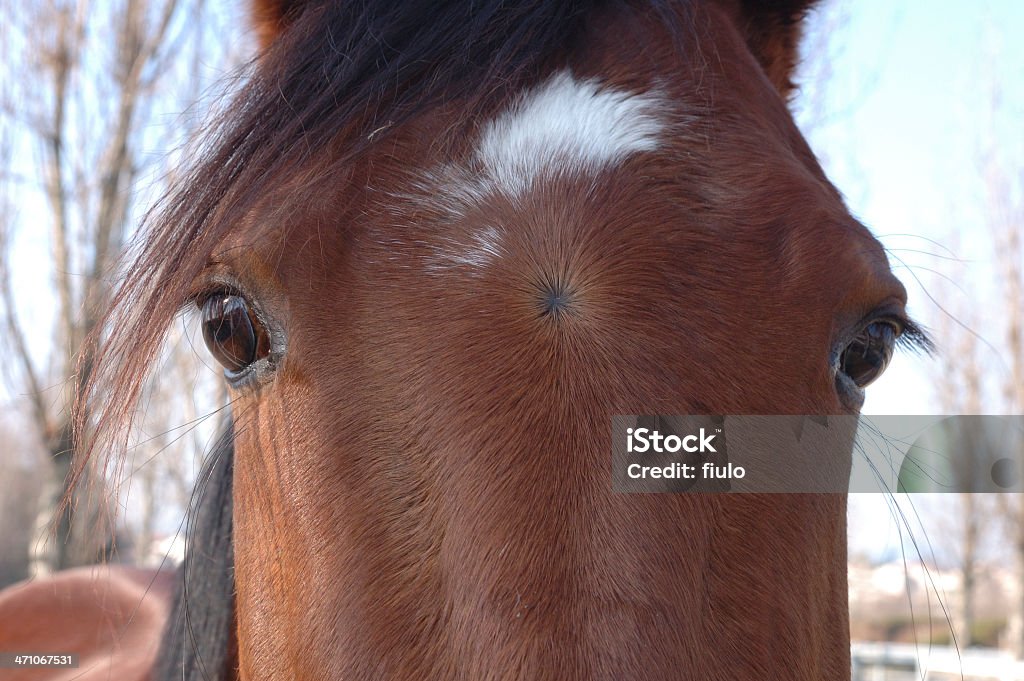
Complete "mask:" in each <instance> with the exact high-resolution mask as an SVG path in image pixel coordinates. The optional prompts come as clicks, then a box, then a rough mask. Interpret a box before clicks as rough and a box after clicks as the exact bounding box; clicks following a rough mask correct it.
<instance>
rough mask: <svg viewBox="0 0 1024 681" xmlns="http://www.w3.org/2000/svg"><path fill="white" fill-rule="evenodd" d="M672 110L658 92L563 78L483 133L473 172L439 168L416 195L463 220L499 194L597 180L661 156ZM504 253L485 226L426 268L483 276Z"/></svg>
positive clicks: (526, 97) (528, 96)
mask: <svg viewBox="0 0 1024 681" xmlns="http://www.w3.org/2000/svg"><path fill="white" fill-rule="evenodd" d="M669 111H670V107H669V105H668V104H667V102H666V100H665V98H664V97H663V96H662V95H661V94H660V93H658V92H657V91H652V92H645V93H631V92H626V91H623V90H615V89H612V88H607V87H602V86H601V84H600V82H599V81H597V80H577V79H575V78H574V77H573V76H572V74H571V73H570V72H569V71H560V72H558V73H556V74H555V75H554V76H552V77H551V78H550V79H548V80H547V81H546V82H544V83H543V84H541V85H540V86H538V87H536V88H534V89H533V90H530V91H527V92H526V93H524V94H523V95H521V96H520V97H519V98H518V99H517V100H516V101H515V102H514V103H513V104H512V105H511V106H510V107H509V108H508V109H507V110H505V111H504V112H503V113H501V114H499V115H498V116H497V117H496V118H494V119H493V120H491V121H490V122H488V123H487V124H486V125H485V126H484V128H483V130H482V132H481V135H480V139H479V142H478V144H477V148H476V150H475V151H474V154H473V158H472V161H471V163H470V164H469V167H467V166H464V165H455V164H450V165H449V164H446V165H443V166H440V167H437V168H434V169H432V170H430V171H428V172H427V173H426V174H425V175H424V177H423V181H422V182H421V183H419V184H418V186H417V188H416V189H417V192H416V193H417V194H418V193H419V192H422V194H420V196H421V198H422V199H426V200H427V201H428V202H429V203H431V204H433V205H434V206H435V207H436V208H439V209H441V210H442V211H443V212H445V213H448V214H449V215H451V216H453V217H464V216H465V215H466V214H467V210H468V209H469V208H471V207H473V206H479V205H482V204H485V203H486V202H487V200H488V199H489V198H490V197H493V196H494V195H495V194H502V195H504V196H506V197H508V198H511V199H519V198H521V197H522V196H523V195H524V194H526V193H527V192H529V191H530V189H531V188H533V187H534V185H535V184H536V183H537V182H539V181H542V180H544V179H546V178H551V177H563V176H580V175H593V174H595V173H597V172H600V171H601V170H604V169H605V168H609V167H613V166H614V165H616V164H618V163H621V162H622V161H623V160H624V159H626V158H627V157H628V156H630V155H631V154H634V153H637V152H644V151H655V150H657V148H658V145H659V142H660V136H661V134H662V132H663V131H664V130H665V128H666V123H665V122H664V119H665V118H666V116H667V113H668V112H669ZM503 254H504V250H503V249H502V246H501V234H500V233H499V231H498V230H497V229H495V228H494V227H490V226H488V227H482V228H481V229H480V230H479V231H477V232H476V233H475V234H474V235H473V236H472V237H471V239H470V243H458V242H454V241H448V242H447V243H446V244H445V245H444V246H443V247H441V248H437V249H436V251H435V254H434V256H433V257H431V258H430V261H429V262H428V263H427V269H428V270H429V271H433V272H439V271H443V270H445V269H447V268H449V267H452V266H461V267H470V268H473V269H479V268H482V267H484V266H486V265H488V264H490V263H491V262H493V261H494V259H495V258H498V257H501V256H502V255H503Z"/></svg>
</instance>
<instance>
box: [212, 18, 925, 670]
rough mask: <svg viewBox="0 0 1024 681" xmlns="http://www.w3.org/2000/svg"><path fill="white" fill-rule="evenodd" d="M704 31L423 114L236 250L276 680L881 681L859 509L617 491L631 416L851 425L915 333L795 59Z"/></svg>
mask: <svg viewBox="0 0 1024 681" xmlns="http://www.w3.org/2000/svg"><path fill="white" fill-rule="evenodd" d="M691 11H692V14H691V15H690V16H689V17H687V19H686V21H687V22H688V23H687V24H686V26H687V29H686V31H684V32H682V33H678V32H674V31H673V30H671V21H670V20H669V19H667V18H666V16H665V15H664V14H660V15H659V14H656V13H654V12H649V13H643V12H639V13H634V12H633V11H632V10H628V11H627V10H619V11H614V12H605V13H601V14H598V15H595V17H594V19H593V20H592V21H590V22H589V23H588V26H587V28H586V29H585V30H584V32H583V35H584V36H585V40H583V41H581V47H580V48H579V49H577V50H575V51H573V52H572V54H567V55H565V57H564V59H561V61H560V62H559V63H554V64H552V65H551V66H550V68H548V69H547V70H546V71H545V72H544V74H543V75H542V76H541V77H539V78H537V79H535V80H534V81H533V82H531V83H529V84H527V85H525V86H524V87H522V88H521V89H519V90H518V91H516V92H513V93H510V94H509V96H507V97H506V98H504V99H503V100H502V101H501V103H500V104H498V105H495V106H494V107H491V109H488V110H487V111H486V112H485V113H481V114H479V116H478V118H477V124H476V125H474V126H473V127H472V134H467V135H463V136H459V137H455V138H453V137H452V136H450V135H447V134H446V133H447V131H449V130H451V129H452V127H453V126H454V125H455V124H456V123H457V122H458V121H459V120H460V117H465V112H464V111H462V110H461V109H460V102H450V103H448V104H446V105H440V106H437V107H433V108H431V109H429V110H424V111H422V112H419V113H418V114H417V115H416V116H414V117H413V118H411V119H410V120H409V121H408V122H406V123H403V125H402V126H401V127H400V128H399V129H395V130H388V131H387V133H388V136H387V137H386V140H385V141H383V142H381V143H379V144H376V145H373V146H372V147H370V148H369V149H368V151H367V153H365V154H364V155H363V156H362V157H360V159H359V160H358V162H356V163H353V164H347V165H345V166H344V167H335V166H331V165H329V164H320V165H318V166H317V167H316V169H311V170H310V171H309V173H307V174H305V175H303V176H301V177H296V178H291V179H289V180H288V181H285V182H283V183H279V184H278V185H277V186H276V187H274V188H268V189H267V191H266V196H265V199H264V200H262V201H261V202H259V203H258V204H257V205H256V206H255V207H254V208H253V209H252V210H251V211H250V213H249V216H248V218H247V219H246V221H245V222H244V224H242V225H240V226H239V227H238V229H236V230H235V231H234V232H233V233H232V234H231V235H230V237H229V238H227V239H226V240H225V241H224V242H223V244H222V246H221V247H220V249H219V250H218V252H217V253H216V255H215V257H214V258H213V259H212V264H211V266H210V267H209V268H207V270H206V272H205V273H204V275H203V276H204V277H206V278H207V279H208V280H209V281H211V282H213V283H214V284H218V282H219V283H220V284H223V286H224V287H225V289H224V290H226V291H229V292H230V293H229V294H221V295H220V297H221V300H220V302H217V303H209V302H207V303H205V304H204V314H206V315H207V321H208V325H209V326H210V328H211V329H212V332H211V335H210V336H208V340H209V341H210V343H211V347H212V348H213V349H214V351H215V354H220V355H221V356H222V358H223V357H225V356H226V357H227V358H228V367H227V368H228V369H229V370H230V371H229V380H230V382H231V383H232V386H233V388H234V393H233V399H234V401H233V409H234V417H235V448H236V455H235V484H234V490H235V492H234V493H235V501H234V504H235V556H236V582H237V617H238V623H237V624H238V629H237V637H238V643H239V662H240V665H241V671H242V675H243V677H246V678H258V677H264V676H266V677H271V678H274V677H293V678H313V677H316V678H321V677H323V678H327V677H332V678H333V677H337V678H371V677H373V678H376V677H388V678H417V679H418V678H466V679H476V678H499V677H501V678H505V677H508V678H535V679H540V678H551V679H565V678H609V679H611V678H640V677H643V678H650V679H656V678H677V677H678V675H679V673H680V669H688V670H693V673H694V675H698V676H700V677H701V678H730V679H731V678H746V677H747V676H748V675H751V674H754V673H757V674H759V675H760V676H761V677H763V676H765V675H772V674H774V673H779V674H783V673H785V675H786V676H787V677H790V678H812V677H813V678H820V677H822V676H829V677H836V678H838V677H842V676H844V675H846V674H848V673H849V665H848V654H849V652H848V647H847V646H848V638H847V616H846V605H845V602H846V601H845V599H846V594H845V591H846V586H845V517H844V513H845V501H844V499H843V498H842V497H841V496H838V495H837V496H813V495H799V496H792V497H789V496H756V495H735V496H714V495H685V494H682V495H643V496H635V495H634V496H625V495H615V494H612V492H611V489H610V474H609V465H610V461H609V442H608V432H609V424H610V418H611V416H612V415H613V414H631V413H681V414H686V413H712V414H725V413H730V414H744V413H768V414H778V413H794V414H801V413H850V412H853V411H856V410H857V409H858V407H859V404H860V400H861V395H862V393H861V386H860V385H858V384H859V383H863V382H865V381H864V380H863V379H864V378H865V376H867V377H868V378H870V377H871V376H872V375H873V374H871V372H870V369H871V367H867V368H866V369H865V370H864V372H861V373H860V374H858V376H851V375H849V374H848V373H846V369H845V367H844V366H843V365H841V362H840V358H841V357H842V356H843V352H844V349H845V348H847V347H848V346H850V345H851V343H854V342H857V339H863V338H864V333H865V329H867V328H868V327H869V326H870V325H871V324H887V325H893V326H894V327H899V326H900V325H901V324H902V323H903V322H902V320H903V315H904V312H903V306H904V302H905V294H904V291H903V288H902V287H901V286H900V285H899V283H898V282H897V281H896V279H895V278H894V277H893V276H892V274H891V273H890V271H889V267H888V264H887V261H886V258H885V255H884V252H883V250H882V248H881V247H880V246H879V244H878V243H877V242H876V241H875V240H874V239H873V238H872V237H871V236H870V234H869V233H868V232H867V230H865V229H864V227H862V226H861V225H859V224H858V223H857V222H856V221H855V220H853V219H852V218H851V217H850V215H849V214H848V213H847V211H846V210H845V208H844V207H843V205H842V202H841V200H840V198H839V196H838V194H837V192H836V191H835V190H834V189H833V187H832V186H831V185H830V184H829V183H828V181H827V180H826V178H825V177H824V176H823V174H822V172H821V169H820V168H819V166H818V165H817V163H816V161H815V160H814V157H813V154H812V153H811V152H810V151H809V149H808V148H807V146H806V144H805V143H804V141H803V139H802V138H801V135H800V133H799V132H798V131H797V129H796V127H795V126H794V124H793V122H792V119H791V117H790V115H789V114H788V112H787V110H786V108H785V104H784V101H783V98H782V96H780V92H782V91H784V90H785V88H786V83H788V64H789V63H791V61H792V59H791V55H789V56H788V57H787V56H786V55H788V54H789V53H786V54H784V55H783V57H779V58H775V57H772V54H773V53H772V49H774V47H773V45H774V43H771V41H770V40H769V37H770V36H767V34H765V35H761V34H759V33H757V32H756V31H754V32H755V33H756V34H757V35H759V36H760V38H759V42H758V41H752V40H751V38H750V37H749V36H748V35H746V34H744V33H743V32H742V31H741V30H740V29H739V28H738V27H739V26H746V25H747V24H745V23H744V22H742V21H740V18H741V17H742V16H747V15H742V14H741V12H742V11H743V10H741V9H736V8H731V9H730V8H722V7H719V6H718V5H710V4H709V5H708V6H704V5H700V6H696V7H694V8H692V10H691ZM781 23H784V22H781ZM781 23H780V25H781ZM681 36H682V37H681ZM784 38H785V39H784ZM791 39H792V38H791V37H785V36H783V37H780V38H779V40H780V41H781V42H782V43H786V41H787V40H789V41H791ZM638 46H642V48H638ZM680 47H682V49H680ZM776 47H777V46H776ZM766 55H767V56H766ZM786 59H789V61H788V62H787V61H786ZM780 62H781V63H782V66H780V65H779V64H780ZM325 169H326V170H325ZM296 196H301V197H302V200H301V201H297V200H296V199H295V197H296ZM283 235H287V236H283ZM218 285H219V284H218ZM227 298H231V300H230V301H227ZM226 301H227V302H226ZM201 302H202V301H201ZM225 319H227V320H228V321H229V322H230V324H228V325H227V326H225V322H224V320H225ZM225 329H226V331H225ZM218 330H219V331H221V332H222V333H221V337H217V332H218ZM891 335H894V334H890V335H889V336H885V337H884V338H882V340H881V341H877V342H878V343H881V344H882V345H885V343H888V342H891ZM880 350H881V351H884V350H885V348H884V347H882V348H880ZM884 354H885V353H884V352H882V355H884ZM882 355H880V356H882ZM232 362H233V363H232ZM880 368H884V367H879V369H880ZM835 465H837V466H839V467H840V468H842V467H846V466H848V465H849V461H848V460H847V461H841V462H836V464H835ZM715 650H717V651H725V652H724V653H723V652H719V653H718V654H717V655H715V654H714V653H713V651H715Z"/></svg>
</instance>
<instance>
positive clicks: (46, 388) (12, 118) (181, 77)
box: [0, 0, 225, 573]
mask: <svg viewBox="0 0 1024 681" xmlns="http://www.w3.org/2000/svg"><path fill="white" fill-rule="evenodd" d="M2 9H3V15H4V18H5V20H4V22H3V25H2V28H0V36H2V42H0V45H2V49H3V51H4V55H3V65H4V66H3V68H4V69H5V70H6V73H4V74H3V83H4V84H3V91H2V93H0V97H2V99H0V107H2V115H3V117H4V127H5V133H6V131H12V132H10V133H9V134H8V135H7V139H5V140H4V145H5V147H6V149H7V150H8V152H9V153H6V154H4V155H3V157H2V160H3V166H2V168H0V171H2V173H3V182H4V186H5V190H6V191H5V196H6V197H7V200H6V201H5V202H4V210H3V211H2V213H0V343H2V345H3V346H4V348H5V350H6V351H7V353H8V356H9V357H11V358H12V362H13V366H10V367H7V371H6V372H5V379H6V381H5V383H6V386H7V389H8V391H9V392H10V393H11V394H12V395H14V396H19V397H21V398H22V399H24V400H25V401H26V403H27V406H28V413H29V414H30V418H29V422H30V423H31V425H32V429H33V430H34V436H35V438H36V439H37V441H38V443H39V445H40V446H41V448H42V450H43V451H44V452H45V455H46V460H47V461H48V462H49V467H50V471H49V473H48V475H47V476H46V477H47V480H48V485H47V491H46V492H45V493H44V494H43V495H42V498H41V499H40V502H39V505H38V508H37V509H36V536H37V538H38V539H40V541H38V542H36V544H35V547H34V548H33V555H32V571H33V572H36V573H39V572H46V571H49V570H52V569H58V568H62V567H67V566H70V565H74V564H80V563H83V562H89V561H91V560H94V559H95V558H96V557H97V556H98V555H99V553H100V552H101V551H102V550H103V549H104V548H105V547H106V545H107V544H108V543H109V540H110V537H109V536H107V537H100V538H96V537H93V536H90V531H91V530H92V529H93V528H94V527H96V526H97V523H96V522H95V521H96V520H97V518H99V517H100V516H104V515H106V513H107V508H106V507H107V506H108V505H109V503H110V501H109V499H108V498H107V497H108V495H107V494H106V493H105V492H104V491H103V487H102V483H101V481H99V480H86V481H80V483H83V484H80V485H79V487H78V490H79V491H78V492H76V493H75V494H76V496H75V497H73V498H74V503H73V504H71V505H70V506H67V507H66V508H64V510H63V512H62V513H61V514H60V515H59V518H58V519H57V522H56V526H55V530H54V531H50V530H48V529H47V528H48V527H49V526H50V521H51V519H52V518H53V517H54V514H55V511H56V509H58V508H62V507H61V505H60V500H61V499H62V498H64V496H65V494H66V493H67V492H68V489H67V484H68V478H69V475H68V474H69V471H70V469H71V461H72V458H73V454H74V452H73V446H74V443H73V439H72V423H71V420H70V403H71V401H72V400H73V399H74V397H75V395H76V394H78V392H79V391H80V390H81V388H82V387H83V386H84V385H85V384H86V383H87V382H88V380H89V376H90V372H91V369H92V364H93V359H94V358H93V356H92V350H91V349H90V347H89V345H88V344H87V343H86V342H85V341H86V339H87V338H89V337H90V335H91V334H93V332H94V331H95V330H96V326H97V324H98V319H99V316H100V314H101V313H102V310H103V308H104V306H105V305H106V302H107V300H108V297H109V295H110V276H111V269H112V267H113V266H114V265H115V263H116V261H117V260H118V258H119V256H120V254H121V252H122V249H123V246H124V244H125V242H126V239H127V238H128V237H129V235H130V233H131V228H132V225H133V224H134V223H135V222H136V221H137V218H138V214H139V205H140V203H142V201H149V200H150V199H151V198H152V196H154V195H157V194H159V193H161V187H162V186H164V182H163V179H164V177H165V175H166V174H167V172H168V168H169V167H171V166H170V160H171V159H172V158H173V157H172V156H169V155H168V154H167V153H166V152H165V151H164V150H166V149H172V148H175V147H177V146H179V145H180V144H181V142H182V141H183V140H184V139H185V138H187V137H188V135H189V134H190V133H191V129H190V125H191V126H194V124H195V123H196V119H195V118H194V117H193V118H192V119H189V118H187V117H182V116H178V115H176V112H181V111H183V110H184V109H185V108H186V107H187V106H189V104H190V103H191V102H194V101H195V100H196V99H198V98H199V95H200V92H201V88H202V87H203V85H204V83H205V82H209V79H208V77H201V74H200V71H202V66H203V64H204V63H205V62H209V63H217V62H218V60H221V59H223V58H224V53H225V44H224V43H223V42H221V41H219V40H210V39H209V38H210V34H211V33H214V34H215V33H216V31H211V29H210V24H209V16H210V15H209V14H208V11H207V9H206V7H205V2H204V0H117V1H115V2H110V3H94V2H89V0H40V1H39V2H32V3H19V2H14V1H13V0H2ZM204 78H205V79H204ZM140 180H148V182H149V185H150V186H149V190H150V191H149V193H148V194H146V193H145V192H142V193H140V191H139V187H140ZM14 192H17V195H18V196H17V201H13V200H11V199H10V196H9V195H10V194H12V193H14ZM140 196H143V197H144V198H143V199H142V201H140ZM14 205H17V206H18V209H17V210H14V209H13V206H14ZM44 227H45V229H46V232H47V236H48V240H47V249H48V252H49V258H50V261H49V262H38V263H36V264H35V268H36V269H40V270H44V271H49V272H50V275H51V277H52V291H53V295H52V298H51V297H50V296H49V295H47V294H46V292H45V291H29V290H25V286H24V285H23V284H21V283H20V281H24V280H25V278H26V270H27V269H28V267H27V266H26V263H25V262H23V261H21V259H20V257H19V253H20V252H21V251H19V247H18V246H16V243H17V242H18V238H19V237H21V238H22V239H24V237H25V235H26V234H29V233H31V234H33V235H38V234H39V230H42V229H43V228H44ZM20 248H22V249H24V247H20ZM19 273H20V275H21V278H20V279H19ZM41 310H52V315H46V314H40V311H41ZM40 317H42V318H43V319H42V321H43V323H45V324H46V325H47V327H48V328H50V329H51V331H50V333H49V334H40V333H39V329H38V326H39V323H40V321H41V320H40ZM47 335H48V337H47ZM184 389H185V390H187V389H188V388H187V387H186V388H184ZM169 418H173V417H169ZM171 423H173V421H172V422H171ZM167 427H169V425H168V426H167Z"/></svg>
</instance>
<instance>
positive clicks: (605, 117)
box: [477, 71, 666, 196]
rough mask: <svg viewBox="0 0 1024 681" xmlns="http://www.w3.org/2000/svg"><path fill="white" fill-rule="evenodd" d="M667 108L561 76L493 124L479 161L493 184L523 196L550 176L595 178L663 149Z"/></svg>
mask: <svg viewBox="0 0 1024 681" xmlns="http://www.w3.org/2000/svg"><path fill="white" fill-rule="evenodd" d="M665 109H666V107H665V105H664V103H663V100H662V98H661V97H659V96H657V95H655V94H652V93H644V94H632V93H629V92H623V91H621V90H613V89H609V88H601V87H600V84H599V83H598V82H597V81H594V80H583V81H580V80H576V79H575V78H573V76H572V74H571V73H569V72H568V71H560V72H559V73H557V74H555V75H554V76H553V77H551V78H550V79H549V80H548V81H547V82H546V83H544V84H543V85H541V86H540V87H538V88H536V89H534V90H532V91H530V92H528V93H527V94H526V95H525V96H523V97H521V98H520V99H519V101H517V102H516V103H515V104H513V105H512V106H511V107H510V108H509V109H508V110H507V111H505V112H504V113H502V114H501V115H499V116H498V117H497V118H495V119H494V120H493V121H491V122H490V123H488V124H487V126H486V127H485V128H484V131H483V135H482V136H481V139H480V144H479V147H478V149H477V158H478V159H479V160H480V162H481V163H482V164H483V166H484V168H485V169H486V171H487V175H488V176H489V177H488V178H487V179H489V180H490V182H489V183H488V184H492V185H493V186H494V188H496V189H500V190H503V191H504V192H506V193H508V194H511V195H512V196H518V195H520V194H522V193H524V192H525V191H527V190H528V189H529V188H530V187H531V185H532V184H533V182H534V181H535V180H536V179H538V178H539V177H541V176H543V175H544V174H545V173H546V172H550V171H551V170H568V171H571V172H581V173H583V172H585V173H596V172H597V171H599V170H601V169H603V168H605V167H608V166H611V165H614V164H616V163H619V162H621V161H622V160H623V159H625V158H626V157H627V156H629V155H630V154H633V153H636V152H640V151H654V150H656V149H657V148H658V138H659V135H660V134H661V132H662V130H663V129H664V127H665V126H664V123H663V122H662V119H661V115H660V114H662V113H663V112H664V111H665Z"/></svg>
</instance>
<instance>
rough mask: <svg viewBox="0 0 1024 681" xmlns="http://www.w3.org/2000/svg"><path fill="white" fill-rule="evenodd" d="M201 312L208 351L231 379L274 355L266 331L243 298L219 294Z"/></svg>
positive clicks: (212, 297) (207, 301) (204, 303)
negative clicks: (271, 353) (269, 355)
mask: <svg viewBox="0 0 1024 681" xmlns="http://www.w3.org/2000/svg"><path fill="white" fill-rule="evenodd" d="M201 309H202V324H203V339H204V340H205V341H206V347H208V348H209V349H210V352H211V353H212V354H213V356H214V357H215V358H217V361H218V362H220V363H221V365H222V366H223V367H224V369H225V370H226V371H227V373H228V375H229V376H230V375H232V374H238V373H241V372H242V371H244V370H245V369H247V368H248V367H249V366H250V365H252V364H253V363H254V362H256V361H257V360H260V359H262V358H264V357H266V356H267V355H268V354H270V342H269V339H268V336H267V332H266V329H265V328H264V327H263V324H261V323H260V321H259V320H258V319H257V318H256V316H255V315H254V314H253V312H252V309H251V308H250V306H249V303H248V302H247V301H246V300H245V299H244V298H242V297H241V296H237V295H231V294H228V293H217V294H214V295H212V296H210V297H208V298H207V299H206V300H204V301H203V303H202V305H201Z"/></svg>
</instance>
